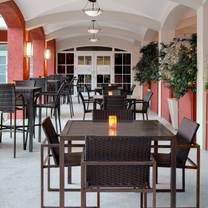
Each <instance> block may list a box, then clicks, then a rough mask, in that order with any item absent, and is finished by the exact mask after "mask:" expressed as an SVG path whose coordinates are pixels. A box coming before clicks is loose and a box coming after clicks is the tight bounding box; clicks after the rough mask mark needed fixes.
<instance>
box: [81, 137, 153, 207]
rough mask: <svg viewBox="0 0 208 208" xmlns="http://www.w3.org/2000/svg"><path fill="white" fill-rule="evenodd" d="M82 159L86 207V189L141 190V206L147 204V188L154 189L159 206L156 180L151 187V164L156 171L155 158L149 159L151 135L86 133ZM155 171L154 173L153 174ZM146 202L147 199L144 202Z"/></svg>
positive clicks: (83, 197) (84, 202)
mask: <svg viewBox="0 0 208 208" xmlns="http://www.w3.org/2000/svg"><path fill="white" fill-rule="evenodd" d="M85 142H86V145H85V151H84V156H83V157H84V159H83V161H82V166H81V172H82V178H81V181H82V182H81V186H82V188H81V190H82V200H81V201H82V207H83V208H84V207H86V192H88V191H90V192H91V191H92V192H93V191H94V192H97V194H98V195H97V205H98V207H100V195H99V193H100V192H106V191H108V192H120V191H121V192H125V191H127V192H130V191H132V192H141V206H142V205H143V204H144V205H145V207H147V198H146V197H147V196H146V193H147V192H153V193H154V194H153V204H152V205H153V207H155V206H156V198H155V194H156V186H155V185H156V183H155V178H154V177H153V185H152V187H150V166H153V173H154V174H155V167H156V166H155V162H154V161H152V160H151V159H150V149H151V139H150V138H146V137H93V136H90V137H87V138H86V141H85ZM154 174H153V175H154ZM143 199H144V200H143ZM144 202H145V203H144Z"/></svg>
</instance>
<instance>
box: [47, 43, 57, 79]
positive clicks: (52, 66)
mask: <svg viewBox="0 0 208 208" xmlns="http://www.w3.org/2000/svg"><path fill="white" fill-rule="evenodd" d="M47 48H48V49H50V51H51V57H50V59H49V60H48V61H47V69H46V74H47V75H51V74H56V40H54V39H53V40H49V41H47Z"/></svg>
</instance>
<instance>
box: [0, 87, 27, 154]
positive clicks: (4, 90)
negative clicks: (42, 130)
mask: <svg viewBox="0 0 208 208" xmlns="http://www.w3.org/2000/svg"><path fill="white" fill-rule="evenodd" d="M17 99H18V101H20V103H21V106H20V105H19V104H18V103H17V102H16V101H17ZM17 110H21V111H23V124H22V126H20V125H17ZM0 112H1V113H0V142H1V141H2V131H3V130H7V129H10V131H11V130H12V129H13V130H14V158H16V131H17V130H21V131H22V132H23V149H24V150H25V149H26V146H27V144H26V137H25V131H26V129H25V127H26V125H25V117H26V109H25V104H24V98H23V96H21V95H18V96H16V93H15V85H14V84H0ZM4 113H6V114H8V113H9V114H10V125H4V124H3V114H4ZM12 115H14V124H12ZM10 135H11V136H12V134H10Z"/></svg>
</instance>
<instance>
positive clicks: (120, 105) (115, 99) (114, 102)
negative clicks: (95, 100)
mask: <svg viewBox="0 0 208 208" xmlns="http://www.w3.org/2000/svg"><path fill="white" fill-rule="evenodd" d="M103 109H104V110H124V109H127V104H126V99H125V96H104V101H103Z"/></svg>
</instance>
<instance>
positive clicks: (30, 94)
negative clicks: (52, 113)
mask: <svg viewBox="0 0 208 208" xmlns="http://www.w3.org/2000/svg"><path fill="white" fill-rule="evenodd" d="M15 92H16V94H21V95H22V96H23V97H24V100H25V102H26V104H27V112H28V120H29V151H30V152H32V151H33V135H34V124H35V103H34V98H35V94H36V93H37V92H41V88H40V87H28V86H21V87H15Z"/></svg>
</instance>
